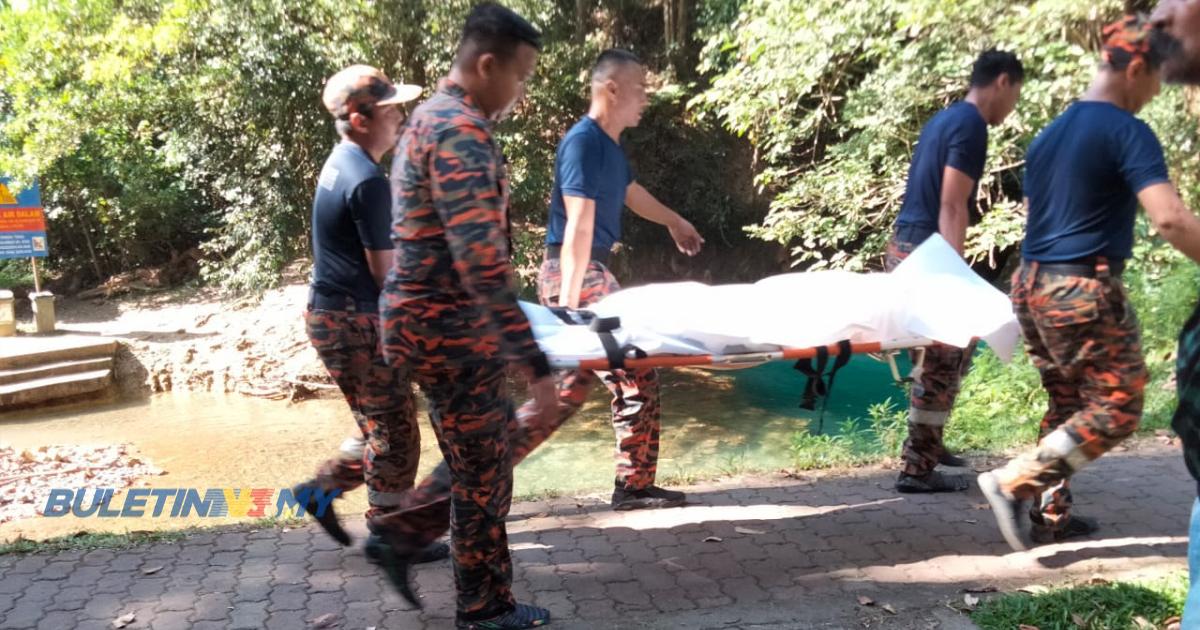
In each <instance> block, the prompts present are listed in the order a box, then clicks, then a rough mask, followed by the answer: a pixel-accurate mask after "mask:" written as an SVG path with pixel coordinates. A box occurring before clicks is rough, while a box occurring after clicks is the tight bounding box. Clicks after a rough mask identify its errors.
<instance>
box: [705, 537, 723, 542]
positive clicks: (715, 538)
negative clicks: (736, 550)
mask: <svg viewBox="0 0 1200 630" xmlns="http://www.w3.org/2000/svg"><path fill="white" fill-rule="evenodd" d="M704 542H724V539H723V538H721V537H720V536H709V537H708V538H705V539H704Z"/></svg>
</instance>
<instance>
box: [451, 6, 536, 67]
mask: <svg viewBox="0 0 1200 630" xmlns="http://www.w3.org/2000/svg"><path fill="white" fill-rule="evenodd" d="M521 44H528V45H530V46H533V47H534V49H536V50H539V51H540V50H541V49H542V33H541V31H539V30H537V29H536V28H534V26H533V25H532V24H530V23H529V21H528V20H526V19H525V18H523V17H521V16H520V15H517V13H515V12H514V11H513V10H512V9H509V8H508V7H505V6H501V5H499V4H496V3H495V2H484V3H482V4H480V5H478V6H476V7H475V8H474V9H472V10H471V13H470V14H469V15H467V21H466V23H465V24H464V25H463V30H462V37H461V38H460V39H459V40H458V52H457V54H456V57H455V63H463V62H470V61H474V60H475V59H478V58H479V56H480V55H486V54H489V53H490V54H493V55H496V56H497V57H499V58H500V59H502V60H504V61H508V60H509V59H512V57H513V55H514V54H515V53H516V51H517V46H519V45H521Z"/></svg>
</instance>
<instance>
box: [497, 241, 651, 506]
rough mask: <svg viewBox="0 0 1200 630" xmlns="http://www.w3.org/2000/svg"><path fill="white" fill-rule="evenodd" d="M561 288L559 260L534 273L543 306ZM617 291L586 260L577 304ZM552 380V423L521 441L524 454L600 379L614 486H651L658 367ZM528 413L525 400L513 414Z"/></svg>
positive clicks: (605, 273)
mask: <svg viewBox="0 0 1200 630" xmlns="http://www.w3.org/2000/svg"><path fill="white" fill-rule="evenodd" d="M561 287H562V266H561V265H560V261H558V260H546V261H545V262H543V263H542V269H541V273H540V274H538V300H539V301H541V303H542V304H543V305H545V306H558V297H559V292H560V291H561ZM620 289H621V285H619V284H617V280H616V278H614V277H613V275H612V272H610V271H609V270H608V268H607V267H605V266H604V265H602V264H600V263H598V262H596V261H590V262H589V263H588V268H587V272H586V273H585V275H584V277H583V289H582V291H581V292H580V294H579V308H587V307H588V305H590V304H593V303H595V302H599V301H600V299H601V298H603V297H604V296H606V295H609V294H610V293H614V292H616V291H619V290H620ZM556 380H557V381H558V401H559V404H558V415H557V417H556V421H555V422H554V423H552V424H550V425H549V426H545V427H538V430H537V434H536V435H534V434H531V435H528V436H526V439H524V440H522V442H523V447H524V448H525V449H527V451H526V452H528V451H529V450H533V449H534V448H536V447H537V445H538V444H541V443H542V442H544V441H545V440H546V438H548V437H550V435H551V434H553V433H554V431H556V430H557V429H558V427H560V426H562V424H563V423H564V422H566V421H567V419H569V418H570V417H571V416H573V415H575V413H576V412H577V411H579V408H580V407H582V406H583V403H585V402H587V397H588V394H589V393H591V390H592V388H593V387H595V385H596V382H597V381H599V382H601V383H604V386H605V387H607V388H608V391H609V393H611V394H612V405H611V406H612V426H613V432H614V433H615V434H616V437H617V448H616V451H615V455H616V460H617V472H616V477H615V479H614V484H615V486H616V487H617V488H623V489H626V490H641V489H642V488H645V487H647V486H650V485H652V484H653V483H654V478H655V475H656V472H657V469H658V436H659V431H660V430H661V427H662V424H661V421H660V418H661V410H660V408H659V381H658V370H655V369H653V368H649V369H647V368H642V369H634V370H612V371H608V372H592V371H590V370H568V371H564V372H561V373H559V374H558V376H557V377H556ZM532 413H533V407H532V403H531V402H527V403H526V404H525V405H523V406H522V407H521V409H520V410H518V411H517V417H518V418H524V417H528V416H530V415H531V414H532Z"/></svg>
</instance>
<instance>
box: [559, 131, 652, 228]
mask: <svg viewBox="0 0 1200 630" xmlns="http://www.w3.org/2000/svg"><path fill="white" fill-rule="evenodd" d="M631 183H633V168H632V167H631V166H630V165H629V159H628V158H627V157H626V156H625V151H624V150H623V149H622V148H621V145H619V144H617V143H616V142H614V141H613V139H612V138H611V137H609V135H608V134H607V133H604V129H602V128H601V127H600V125H599V123H597V122H596V121H594V120H592V119H591V118H590V117H588V116H584V117H583V120H580V121H579V122H577V123H575V126H573V127H571V130H570V131H568V132H567V135H565V136H563V139H562V142H559V143H558V157H557V159H555V161H554V189H553V190H552V191H551V193H550V224H549V226H547V230H546V244H547V245H562V242H563V233H564V232H565V230H566V227H567V210H566V206H564V205H563V195H570V196H572V197H583V198H585V199H591V200H593V201H595V202H596V224H595V226H594V228H593V231H592V249H611V248H612V246H613V244H615V243H616V242H617V241H619V240H621V211H622V210H623V209H624V207H625V191H626V189H628V188H629V184H631Z"/></svg>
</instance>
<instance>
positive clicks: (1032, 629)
mask: <svg viewBox="0 0 1200 630" xmlns="http://www.w3.org/2000/svg"><path fill="white" fill-rule="evenodd" d="M1017 630H1042V629H1041V628H1039V627H1037V626H1031V625H1028V624H1024V623H1023V624H1021V625H1019V626H1017Z"/></svg>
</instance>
